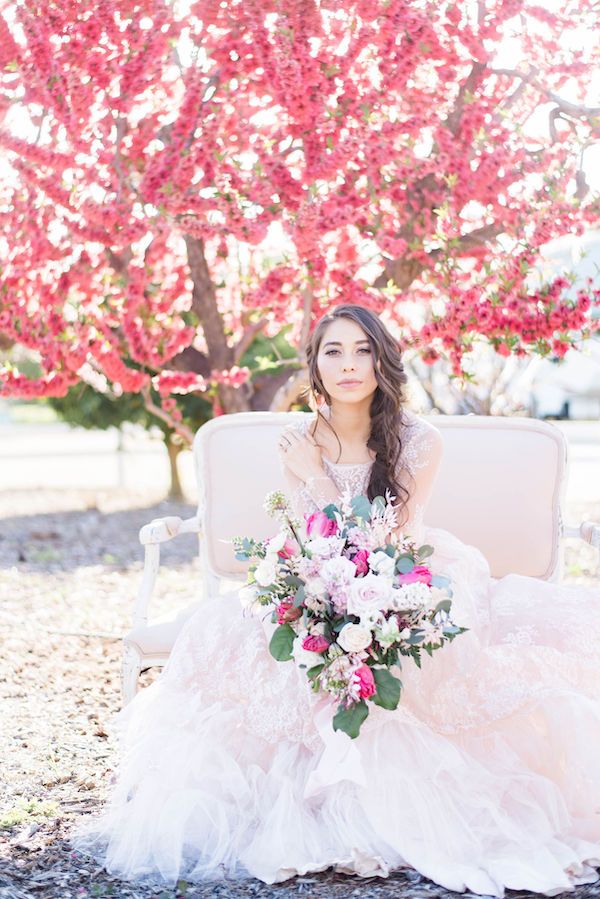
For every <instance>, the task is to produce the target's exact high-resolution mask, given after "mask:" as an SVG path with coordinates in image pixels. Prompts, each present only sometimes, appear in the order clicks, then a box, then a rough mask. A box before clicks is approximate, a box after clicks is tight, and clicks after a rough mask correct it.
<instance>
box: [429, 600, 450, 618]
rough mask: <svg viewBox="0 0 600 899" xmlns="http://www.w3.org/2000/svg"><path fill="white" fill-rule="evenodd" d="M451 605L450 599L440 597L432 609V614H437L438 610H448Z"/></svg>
mask: <svg viewBox="0 0 600 899" xmlns="http://www.w3.org/2000/svg"><path fill="white" fill-rule="evenodd" d="M451 607H452V600H451V599H440V601H439V602H438V604H437V606H436V607H435V610H434V613H433V614H434V615H437V613H438V612H449V611H450V609H451Z"/></svg>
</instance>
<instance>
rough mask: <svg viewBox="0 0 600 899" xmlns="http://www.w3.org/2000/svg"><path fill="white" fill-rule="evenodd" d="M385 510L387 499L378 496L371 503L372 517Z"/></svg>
mask: <svg viewBox="0 0 600 899" xmlns="http://www.w3.org/2000/svg"><path fill="white" fill-rule="evenodd" d="M384 509H385V499H384V497H383V496H376V497H375V499H374V500H373V502H372V503H371V515H375V514H376V513H380V512H383V511H384Z"/></svg>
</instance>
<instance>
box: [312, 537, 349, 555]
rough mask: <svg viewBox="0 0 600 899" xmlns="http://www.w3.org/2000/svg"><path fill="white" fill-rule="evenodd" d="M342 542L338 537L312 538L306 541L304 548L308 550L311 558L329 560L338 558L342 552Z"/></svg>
mask: <svg viewBox="0 0 600 899" xmlns="http://www.w3.org/2000/svg"><path fill="white" fill-rule="evenodd" d="M342 546H343V541H342V540H341V539H340V538H339V537H313V538H312V540H307V541H306V542H305V544H304V548H305V549H306V550H308V551H309V552H310V554H311V556H312V557H313V558H315V557H318V558H319V559H331V558H332V557H333V556H338V555H339V554H340V552H341V551H342Z"/></svg>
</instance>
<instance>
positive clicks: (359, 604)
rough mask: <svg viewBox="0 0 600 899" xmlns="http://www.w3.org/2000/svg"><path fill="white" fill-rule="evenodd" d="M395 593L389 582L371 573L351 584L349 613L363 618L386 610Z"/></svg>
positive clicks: (355, 579)
mask: <svg viewBox="0 0 600 899" xmlns="http://www.w3.org/2000/svg"><path fill="white" fill-rule="evenodd" d="M395 592H396V591H394V590H393V589H392V587H391V586H390V583H389V581H388V580H387V579H386V578H382V577H379V576H378V575H377V574H371V573H369V574H365V576H364V577H359V578H354V580H353V581H352V583H351V584H350V591H349V597H348V612H349V613H350V614H351V615H359V616H361V617H362V616H363V615H372V614H373V613H375V612H378V611H381V610H386V609H388V608H389V606H390V602H391V601H392V600H393V594H394V593H395Z"/></svg>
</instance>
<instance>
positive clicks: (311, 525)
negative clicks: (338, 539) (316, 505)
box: [305, 512, 338, 537]
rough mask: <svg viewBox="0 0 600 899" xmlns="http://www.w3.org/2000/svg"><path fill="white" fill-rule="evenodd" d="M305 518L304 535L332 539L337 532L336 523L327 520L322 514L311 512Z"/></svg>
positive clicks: (329, 519) (330, 519)
mask: <svg viewBox="0 0 600 899" xmlns="http://www.w3.org/2000/svg"><path fill="white" fill-rule="evenodd" d="M305 518H306V533H307V534H308V536H309V537H332V536H333V535H334V534H337V532H338V525H337V522H336V521H334V520H333V519H332V518H328V517H327V515H325V513H324V512H313V513H312V515H308V516H305Z"/></svg>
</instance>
